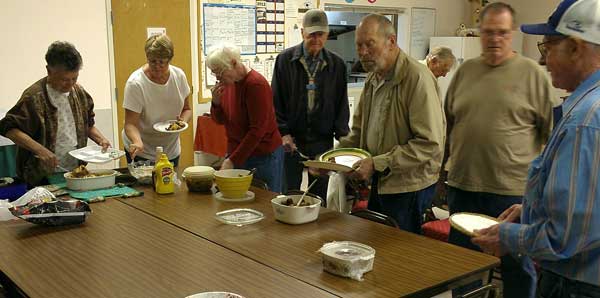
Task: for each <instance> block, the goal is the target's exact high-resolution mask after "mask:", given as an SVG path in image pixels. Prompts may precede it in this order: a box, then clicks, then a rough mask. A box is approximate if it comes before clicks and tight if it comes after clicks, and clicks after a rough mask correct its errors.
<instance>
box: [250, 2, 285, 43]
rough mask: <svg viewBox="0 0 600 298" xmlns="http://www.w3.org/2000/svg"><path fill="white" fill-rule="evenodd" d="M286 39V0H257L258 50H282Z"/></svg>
mask: <svg viewBox="0 0 600 298" xmlns="http://www.w3.org/2000/svg"><path fill="white" fill-rule="evenodd" d="M284 41H285V3H284V0H258V1H256V52H257V53H259V54H263V53H278V52H281V51H282V50H283V49H284Z"/></svg>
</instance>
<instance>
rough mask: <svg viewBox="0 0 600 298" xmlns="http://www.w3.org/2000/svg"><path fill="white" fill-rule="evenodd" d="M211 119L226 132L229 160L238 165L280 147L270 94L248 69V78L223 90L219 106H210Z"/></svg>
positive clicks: (262, 82)
mask: <svg viewBox="0 0 600 298" xmlns="http://www.w3.org/2000/svg"><path fill="white" fill-rule="evenodd" d="M210 114H211V116H212V118H213V119H214V120H215V121H216V122H218V123H221V124H223V125H225V130H226V131H227V151H228V152H229V159H230V160H231V161H232V162H233V164H235V165H236V166H241V165H242V164H244V163H245V162H246V160H247V159H248V158H249V157H252V156H260V155H267V154H271V153H272V152H273V151H275V149H277V147H279V146H281V144H282V142H281V135H280V134H279V129H277V122H276V120H275V109H274V108H273V93H272V92H271V86H269V83H268V82H267V80H265V78H264V77H263V76H262V75H261V74H259V73H258V72H256V71H255V70H250V72H249V73H248V75H246V77H245V78H243V79H242V80H241V81H239V82H236V83H235V84H231V85H228V86H227V87H226V88H225V90H223V95H222V96H221V103H220V104H219V105H215V104H212V105H211V108H210Z"/></svg>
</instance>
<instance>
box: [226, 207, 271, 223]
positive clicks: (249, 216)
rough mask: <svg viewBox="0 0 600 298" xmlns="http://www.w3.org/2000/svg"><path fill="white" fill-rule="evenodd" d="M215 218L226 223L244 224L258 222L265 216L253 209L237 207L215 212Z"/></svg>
mask: <svg viewBox="0 0 600 298" xmlns="http://www.w3.org/2000/svg"><path fill="white" fill-rule="evenodd" d="M215 218H216V219H217V220H218V221H220V222H222V223H225V224H228V225H234V226H244V225H249V224H253V223H255V222H259V221H261V220H262V219H263V218H265V216H264V214H262V212H260V211H256V210H254V209H247V208H238V209H229V210H225V211H221V212H217V213H216V214H215Z"/></svg>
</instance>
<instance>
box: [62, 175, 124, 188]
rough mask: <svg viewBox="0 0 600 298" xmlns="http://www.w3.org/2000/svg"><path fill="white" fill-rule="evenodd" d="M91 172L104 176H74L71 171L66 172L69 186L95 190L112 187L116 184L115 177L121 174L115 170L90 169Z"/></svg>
mask: <svg viewBox="0 0 600 298" xmlns="http://www.w3.org/2000/svg"><path fill="white" fill-rule="evenodd" d="M89 172H90V173H92V174H98V175H102V176H98V177H89V178H73V177H71V173H65V174H64V177H65V179H66V180H67V188H68V189H71V190H93V189H100V188H107V187H111V186H114V185H115V177H116V176H117V175H118V174H119V172H117V171H115V170H89Z"/></svg>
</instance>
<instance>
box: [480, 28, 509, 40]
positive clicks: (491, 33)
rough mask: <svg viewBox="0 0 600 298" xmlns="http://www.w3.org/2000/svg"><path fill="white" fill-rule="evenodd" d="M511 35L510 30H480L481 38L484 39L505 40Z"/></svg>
mask: <svg viewBox="0 0 600 298" xmlns="http://www.w3.org/2000/svg"><path fill="white" fill-rule="evenodd" d="M511 33H512V31H511V30H491V29H482V30H481V36H484V37H492V36H498V37H501V38H507V37H508V36H509V35H510V34H511Z"/></svg>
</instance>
